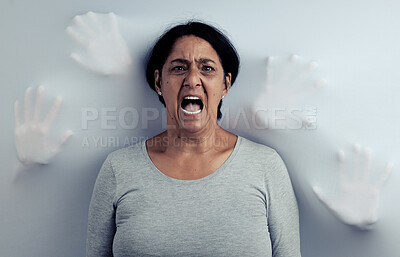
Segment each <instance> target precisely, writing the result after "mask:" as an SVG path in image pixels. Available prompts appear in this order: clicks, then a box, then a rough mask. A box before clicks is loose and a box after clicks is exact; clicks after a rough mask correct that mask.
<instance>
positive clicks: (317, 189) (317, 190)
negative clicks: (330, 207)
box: [312, 186, 328, 204]
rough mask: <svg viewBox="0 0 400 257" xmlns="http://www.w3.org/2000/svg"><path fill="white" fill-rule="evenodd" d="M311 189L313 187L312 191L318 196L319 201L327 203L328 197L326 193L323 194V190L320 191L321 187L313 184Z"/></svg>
mask: <svg viewBox="0 0 400 257" xmlns="http://www.w3.org/2000/svg"><path fill="white" fill-rule="evenodd" d="M312 189H313V191H314V194H315V195H316V196H317V198H318V199H319V200H320V201H321V202H323V203H325V204H327V202H328V199H327V197H326V194H325V193H324V192H322V190H321V188H320V187H318V186H313V187H312Z"/></svg>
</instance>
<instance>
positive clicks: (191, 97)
mask: <svg viewBox="0 0 400 257" xmlns="http://www.w3.org/2000/svg"><path fill="white" fill-rule="evenodd" d="M185 99H189V100H199V99H200V98H199V97H197V96H185Z"/></svg>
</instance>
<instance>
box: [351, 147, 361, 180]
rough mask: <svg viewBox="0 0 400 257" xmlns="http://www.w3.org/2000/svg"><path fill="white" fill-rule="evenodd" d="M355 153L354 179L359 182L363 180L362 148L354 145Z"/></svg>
mask: <svg viewBox="0 0 400 257" xmlns="http://www.w3.org/2000/svg"><path fill="white" fill-rule="evenodd" d="M353 151H354V168H353V171H354V173H353V179H354V180H356V181H359V180H360V178H361V158H360V152H361V146H360V145H359V144H354V145H353Z"/></svg>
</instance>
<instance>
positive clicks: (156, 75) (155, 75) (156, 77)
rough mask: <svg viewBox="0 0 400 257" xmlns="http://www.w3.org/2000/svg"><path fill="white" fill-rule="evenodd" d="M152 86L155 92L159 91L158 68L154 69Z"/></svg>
mask: <svg viewBox="0 0 400 257" xmlns="http://www.w3.org/2000/svg"><path fill="white" fill-rule="evenodd" d="M154 88H155V89H156V91H157V93H159V92H161V76H160V71H159V70H155V71H154Z"/></svg>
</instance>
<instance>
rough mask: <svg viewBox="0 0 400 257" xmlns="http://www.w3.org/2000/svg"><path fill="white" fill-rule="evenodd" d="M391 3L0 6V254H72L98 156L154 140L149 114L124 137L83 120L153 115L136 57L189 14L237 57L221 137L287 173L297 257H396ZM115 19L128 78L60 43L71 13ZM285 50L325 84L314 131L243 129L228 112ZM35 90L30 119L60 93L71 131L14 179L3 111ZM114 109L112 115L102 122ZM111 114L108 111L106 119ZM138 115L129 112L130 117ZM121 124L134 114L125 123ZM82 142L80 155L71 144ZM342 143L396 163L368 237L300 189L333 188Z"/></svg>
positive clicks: (379, 161) (79, 247) (399, 76)
mask: <svg viewBox="0 0 400 257" xmlns="http://www.w3.org/2000/svg"><path fill="white" fill-rule="evenodd" d="M399 8H400V3H399V2H397V1H392V0H382V1H373V0H369V1H361V0H352V1H348V0H335V1H333V0H330V1H317V0H304V1H294V0H284V1H273V0H266V1H209V0H205V1H175V0H173V1H127V0H126V1H125V0H121V1H94V0H88V1H78V0H70V1H51V0H40V1H39V0H38V1H27V0H26V1H19V0H1V2H0V37H1V40H0V56H1V58H0V87H1V94H0V107H1V108H0V109H1V130H0V131H1V133H0V142H1V144H0V153H1V155H0V163H1V169H0V256H9V257H20V256H21V257H22V256H23V257H27V256H43V257H47V256H48V257H50V256H51V257H52V256H56V257H62V256H74V257H75V256H84V254H85V237H86V225H87V211H88V206H89V202H90V197H91V193H92V189H93V185H94V182H95V179H96V176H97V173H98V171H99V168H100V166H101V164H102V162H103V161H104V159H105V157H106V155H107V154H108V153H109V152H111V151H113V150H115V149H117V148H120V147H123V143H124V140H125V139H126V138H130V139H133V140H137V139H140V138H145V137H150V136H152V135H155V134H156V133H158V132H160V131H161V130H162V118H161V116H160V117H158V118H157V119H155V120H150V121H149V122H147V121H146V122H145V123H144V122H143V120H142V118H141V117H137V119H138V123H137V124H138V125H137V126H135V127H134V128H131V129H125V128H124V127H123V126H121V123H120V121H119V120H118V117H117V118H116V120H115V121H110V124H114V125H115V127H114V128H111V129H104V128H103V127H102V120H101V117H100V118H99V119H97V120H94V121H90V122H89V123H87V124H88V126H87V128H84V127H83V122H82V110H87V108H91V109H92V110H93V109H95V110H98V111H99V112H101V110H104V108H115V110H116V112H115V113H116V114H117V115H118V111H119V110H121V109H122V108H124V107H129V108H134V109H135V110H138V112H139V114H141V113H142V111H143V110H145V111H146V110H147V109H145V108H156V109H157V110H159V111H160V113H161V112H162V111H163V109H162V106H161V104H160V103H159V102H158V100H157V98H156V96H155V93H154V92H152V91H151V90H150V89H149V88H148V86H147V85H146V83H145V82H144V75H143V66H142V60H143V57H144V55H145V51H146V50H147V47H148V46H149V45H150V44H151V42H152V41H153V40H154V39H155V37H156V36H158V35H160V33H161V32H162V31H164V29H165V28H167V27H169V26H170V25H171V24H175V23H176V22H179V21H184V20H186V19H189V18H198V19H202V20H204V21H208V22H210V23H211V24H214V25H216V26H218V27H220V28H222V29H223V30H224V31H225V32H227V34H228V35H229V37H230V38H231V39H232V41H233V43H234V45H235V46H236V47H237V49H238V52H239V54H240V56H241V61H242V65H241V71H240V73H239V77H238V80H237V82H236V84H235V85H234V86H233V88H232V90H231V91H230V93H229V94H228V96H227V97H226V101H225V103H224V109H223V110H224V112H225V113H229V115H230V117H232V118H231V119H229V120H225V123H223V125H224V126H225V127H227V128H228V129H229V130H231V131H233V132H235V133H237V134H240V135H242V136H245V137H248V138H249V139H252V140H255V141H258V142H262V143H264V144H267V145H269V146H271V147H274V148H276V149H277V150H278V152H280V153H281V155H282V157H283V159H284V160H285V163H286V164H287V166H288V169H289V172H290V175H291V178H292V181H293V185H294V188H295V191H296V196H297V199H298V203H299V208H300V222H301V223H300V227H301V246H302V253H303V256H305V257H337V256H343V257H361V256H362V257H375V256H385V257H395V256H399V252H400V244H399V243H398V238H400V229H399V228H400V220H399V218H398V217H399V215H400V207H399V204H398V203H399V201H400V176H399V169H398V168H397V167H398V166H400V155H399V150H400V147H399V146H400V145H399V143H400V137H399V136H400V134H399V131H400V121H399V119H398V117H399V109H400V103H399V101H398V99H399V97H400V89H399V86H400V82H399V81H400V72H399V71H398V69H399V64H398V63H399V60H400V51H399V50H400V47H399V46H400V35H399V32H398V28H399V25H400V16H399V15H398V13H397V12H396V10H398V9H399ZM88 11H93V12H97V13H108V12H111V11H112V12H114V13H115V14H116V15H117V16H118V17H119V21H120V29H121V33H122V35H123V36H124V38H125V39H126V42H127V44H128V47H129V49H130V53H131V57H132V60H133V65H132V72H131V73H130V74H129V76H125V77H121V76H119V77H116V76H101V75H98V74H95V73H93V72H90V71H88V70H85V69H83V68H82V67H81V66H79V65H77V64H76V63H75V62H74V61H73V60H72V59H71V58H70V57H69V55H70V53H71V52H72V51H74V50H76V49H78V48H79V46H77V44H76V43H75V42H74V41H73V40H72V39H71V38H70V37H69V36H68V35H67V34H66V33H65V28H66V27H67V26H68V25H70V24H71V20H72V18H73V17H74V16H75V15H80V14H84V13H86V12H88ZM293 53H297V54H299V55H300V56H302V57H304V58H306V59H309V60H315V61H316V62H318V64H319V72H320V74H321V76H323V77H324V78H325V79H326V81H327V83H326V85H325V86H324V87H323V89H322V91H321V92H322V93H321V92H320V93H318V94H315V95H314V97H310V99H309V101H308V102H307V105H308V106H313V107H316V108H317V114H316V121H317V123H316V125H317V127H316V128H315V129H309V130H307V129H298V130H269V129H257V128H254V127H252V126H250V127H248V126H246V125H245V123H244V122H243V121H241V120H240V119H239V121H238V122H235V118H234V117H235V114H236V113H239V112H241V111H243V110H244V111H245V112H246V113H247V111H248V109H249V108H248V107H249V106H251V104H252V102H253V101H254V100H255V98H256V97H257V95H258V92H261V91H262V88H263V85H264V84H265V81H266V79H265V77H266V58H267V57H268V56H278V57H285V56H290V54H293ZM39 85H43V86H44V87H45V95H44V106H43V113H46V112H47V110H48V109H49V108H50V106H51V103H52V101H53V99H54V98H55V97H56V96H58V95H60V96H62V97H63V104H62V106H61V109H60V111H59V113H58V116H57V118H56V121H55V123H54V124H53V126H52V132H53V133H54V135H55V136H58V135H60V134H61V133H62V132H63V131H64V130H66V129H71V130H72V131H73V132H74V135H73V136H72V137H71V138H70V139H69V140H68V142H67V143H66V144H65V145H64V146H63V148H62V150H61V152H60V153H59V154H58V155H57V156H55V157H54V158H53V159H52V161H51V162H50V163H49V164H47V165H36V166H33V167H31V168H30V169H29V170H27V171H25V172H24V173H22V174H21V175H20V176H19V177H18V179H17V180H15V179H14V172H15V169H16V167H17V166H18V159H17V155H16V150H15V146H14V110H13V106H14V101H15V100H17V99H18V100H19V101H20V102H21V103H22V104H23V97H24V92H25V89H26V88H27V87H32V88H33V89H34V90H33V95H32V96H33V97H34V93H35V90H36V88H37V86H39ZM115 113H114V114H115ZM111 115H112V113H111ZM139 116H140V115H139ZM133 118H134V117H133ZM93 138H98V139H99V138H100V140H103V141H104V140H105V141H104V142H107V141H106V140H108V139H107V138H114V139H116V138H119V139H120V140H121V141H120V142H119V145H115V144H112V143H104V144H103V145H100V144H98V145H95V143H94V141H93ZM84 140H89V145H87V144H83V142H84ZM353 143H359V144H361V145H363V146H369V147H370V148H371V149H372V150H373V155H372V158H373V159H372V161H373V162H374V165H373V166H372V167H373V168H374V169H373V170H372V171H375V170H376V171H377V172H379V171H380V170H383V169H384V167H385V164H386V162H387V161H392V162H393V163H394V164H395V166H394V168H393V172H392V174H391V176H390V177H389V179H388V181H387V182H386V184H385V186H384V187H383V188H382V191H381V196H380V203H379V210H378V215H379V220H378V222H377V223H376V224H375V226H374V227H373V229H371V230H368V231H361V230H358V229H355V228H353V227H351V226H348V225H345V224H343V223H342V222H341V221H340V220H339V219H337V218H336V217H335V216H334V215H333V214H332V213H331V212H330V211H329V210H328V209H327V208H326V206H325V205H324V204H322V203H321V202H320V201H319V200H318V198H317V197H316V196H315V195H314V193H313V192H312V189H311V188H312V185H314V184H317V185H319V186H321V188H324V187H327V186H329V185H331V184H332V183H334V182H333V181H336V180H337V169H338V163H337V161H336V159H335V153H336V151H337V150H338V149H339V148H340V149H344V150H345V151H348V149H351V145H352V144H353Z"/></svg>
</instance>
